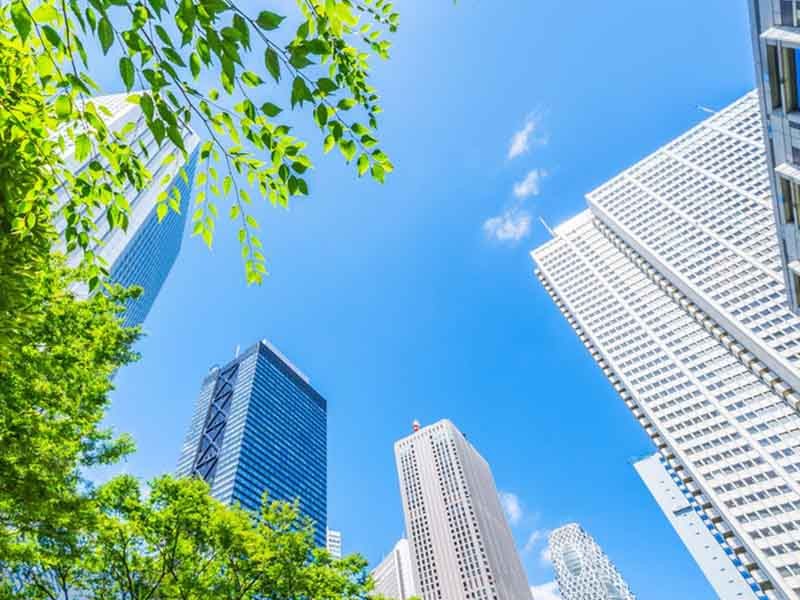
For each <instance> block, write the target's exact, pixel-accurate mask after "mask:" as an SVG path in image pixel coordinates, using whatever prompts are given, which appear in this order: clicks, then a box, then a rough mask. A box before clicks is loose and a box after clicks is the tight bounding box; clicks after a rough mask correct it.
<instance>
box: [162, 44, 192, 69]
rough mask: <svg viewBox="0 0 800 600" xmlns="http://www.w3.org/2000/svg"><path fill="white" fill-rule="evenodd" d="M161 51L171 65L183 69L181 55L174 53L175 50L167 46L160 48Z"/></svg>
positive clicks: (184, 64)
mask: <svg viewBox="0 0 800 600" xmlns="http://www.w3.org/2000/svg"><path fill="white" fill-rule="evenodd" d="M161 50H162V51H163V52H164V54H165V55H166V56H167V58H168V59H169V61H170V62H171V63H173V64H176V65H178V66H179V67H185V66H186V63H185V62H183V59H182V58H181V55H180V54H178V53H177V52H175V50H173V49H172V48H170V47H169V46H164V47H163V48H161Z"/></svg>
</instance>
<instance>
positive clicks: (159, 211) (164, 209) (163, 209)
mask: <svg viewBox="0 0 800 600" xmlns="http://www.w3.org/2000/svg"><path fill="white" fill-rule="evenodd" d="M168 212H169V206H167V203H166V202H161V203H159V204H158V205H157V206H156V216H157V217H158V222H159V223H161V221H163V220H164V217H166V216H167V213H168Z"/></svg>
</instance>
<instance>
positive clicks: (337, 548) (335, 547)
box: [325, 529, 342, 558]
mask: <svg viewBox="0 0 800 600" xmlns="http://www.w3.org/2000/svg"><path fill="white" fill-rule="evenodd" d="M325 547H326V548H327V550H328V552H329V553H330V555H331V556H332V557H333V558H342V532H341V531H334V530H333V529H328V530H327V531H326V532H325Z"/></svg>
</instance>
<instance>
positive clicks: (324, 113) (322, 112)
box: [314, 103, 328, 128]
mask: <svg viewBox="0 0 800 600" xmlns="http://www.w3.org/2000/svg"><path fill="white" fill-rule="evenodd" d="M314 118H315V119H316V121H317V124H318V125H319V126H320V128H322V127H325V123H327V122H328V107H327V106H325V105H324V104H321V103H320V104H319V105H318V106H317V108H316V109H315V110H314Z"/></svg>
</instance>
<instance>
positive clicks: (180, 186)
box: [54, 94, 200, 326]
mask: <svg viewBox="0 0 800 600" xmlns="http://www.w3.org/2000/svg"><path fill="white" fill-rule="evenodd" d="M128 97H129V94H115V95H111V96H100V97H97V98H92V99H91V102H92V103H94V105H95V106H96V107H103V108H105V109H107V110H108V111H109V112H110V115H105V114H104V113H102V112H99V114H100V115H101V116H102V117H103V118H104V120H105V123H106V126H107V127H108V129H109V130H110V131H112V132H120V131H122V130H123V129H124V128H125V127H128V126H132V127H133V129H132V130H131V132H130V133H129V134H128V137H127V138H126V140H127V143H128V144H130V146H131V147H132V148H139V147H140V145H141V146H142V147H144V148H146V149H147V155H146V156H145V155H144V154H142V156H141V158H142V160H143V162H144V163H145V166H146V167H147V169H148V170H149V171H150V174H151V176H152V179H151V181H150V183H149V184H148V185H146V186H145V187H144V189H142V190H140V191H137V190H135V189H134V188H133V187H131V186H128V187H127V188H126V189H125V190H124V194H125V199H126V200H127V201H128V204H129V205H130V209H129V213H128V227H127V229H125V230H123V229H121V228H119V227H117V228H114V229H110V228H109V225H108V221H107V218H106V214H105V211H97V212H96V213H95V214H94V215H92V216H91V217H92V219H93V221H94V224H95V227H96V230H95V237H96V239H97V241H96V243H95V244H94V245H93V247H92V248H91V249H92V250H93V251H95V252H96V253H97V255H98V257H99V258H100V259H101V260H102V261H104V262H105V264H106V266H107V268H108V271H109V279H110V280H111V281H112V282H114V283H119V284H121V285H123V286H126V287H127V286H131V285H136V286H140V287H141V288H142V290H143V291H142V294H141V296H139V298H137V299H135V300H129V301H128V304H127V310H126V312H125V318H124V319H125V324H126V325H128V326H133V325H140V324H141V323H142V322H144V320H145V318H146V317H147V314H148V313H149V312H150V309H151V308H152V306H153V303H154V302H155V299H156V297H157V296H158V293H159V291H161V288H162V286H163V285H164V282H165V281H166V279H167V276H168V275H169V272H170V270H171V269H172V266H173V264H174V263H175V259H176V258H177V257H178V253H179V252H180V249H181V242H182V241H183V233H184V229H185V228H186V227H185V226H186V214H187V213H188V211H189V203H190V197H191V195H192V185H193V182H194V172H195V167H196V165H197V159H198V154H199V141H200V140H199V138H198V137H197V136H196V135H195V134H194V133H193V132H192V131H191V130H190V129H187V130H186V132H185V134H184V140H183V141H184V146H185V147H186V151H187V158H186V159H184V156H183V153H182V152H180V151H179V150H178V149H177V147H176V146H175V145H174V144H173V143H172V142H170V141H165V142H164V143H163V144H162V145H161V146H160V147H159V145H158V144H157V142H156V140H155V138H154V137H153V134H152V133H151V132H150V130H149V129H148V127H147V124H146V123H145V120H144V115H143V113H142V109H141V107H140V106H139V105H138V104H134V103H131V102H129V101H128ZM169 156H172V157H173V158H172V160H167V157H169ZM65 160H66V164H67V166H68V167H69V168H70V169H71V170H72V171H74V172H76V173H77V172H79V171H81V170H83V169H86V168H87V166H88V165H89V164H90V163H91V162H92V161H94V160H100V161H101V162H102V160H101V159H98V158H97V156H89V157H88V158H87V159H86V160H84V161H82V162H78V161H77V160H75V156H74V152H70V153H69V154H68V155H67V156H66V158H65ZM182 173H183V174H182ZM162 194H166V195H167V196H168V197H170V198H177V199H178V207H179V208H180V212H179V213H176V212H175V211H173V210H170V211H169V213H168V214H167V215H166V216H165V217H164V219H163V220H162V221H161V222H160V223H159V220H158V215H157V212H156V205H157V204H158V198H159V196H160V195H162ZM58 198H59V206H58V209H57V211H56V213H55V218H54V224H55V228H56V231H57V232H58V233H59V235H60V236H62V237H63V234H64V232H65V230H66V228H67V222H66V218H65V216H64V215H63V213H61V212H60V209H61V208H62V207H63V206H64V205H65V204H66V202H67V200H68V198H67V194H66V191H65V190H64V189H63V188H62V189H61V190H59V194H58ZM57 249H58V250H60V251H64V250H65V244H64V243H63V241H62V242H61V243H60V244H59V245H58V246H57ZM68 259H69V262H70V263H71V264H73V265H75V264H76V263H77V262H78V255H77V253H72V255H71V256H70V257H68ZM76 292H77V293H78V294H79V295H82V296H85V295H86V294H87V293H88V289H77V290H76Z"/></svg>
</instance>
